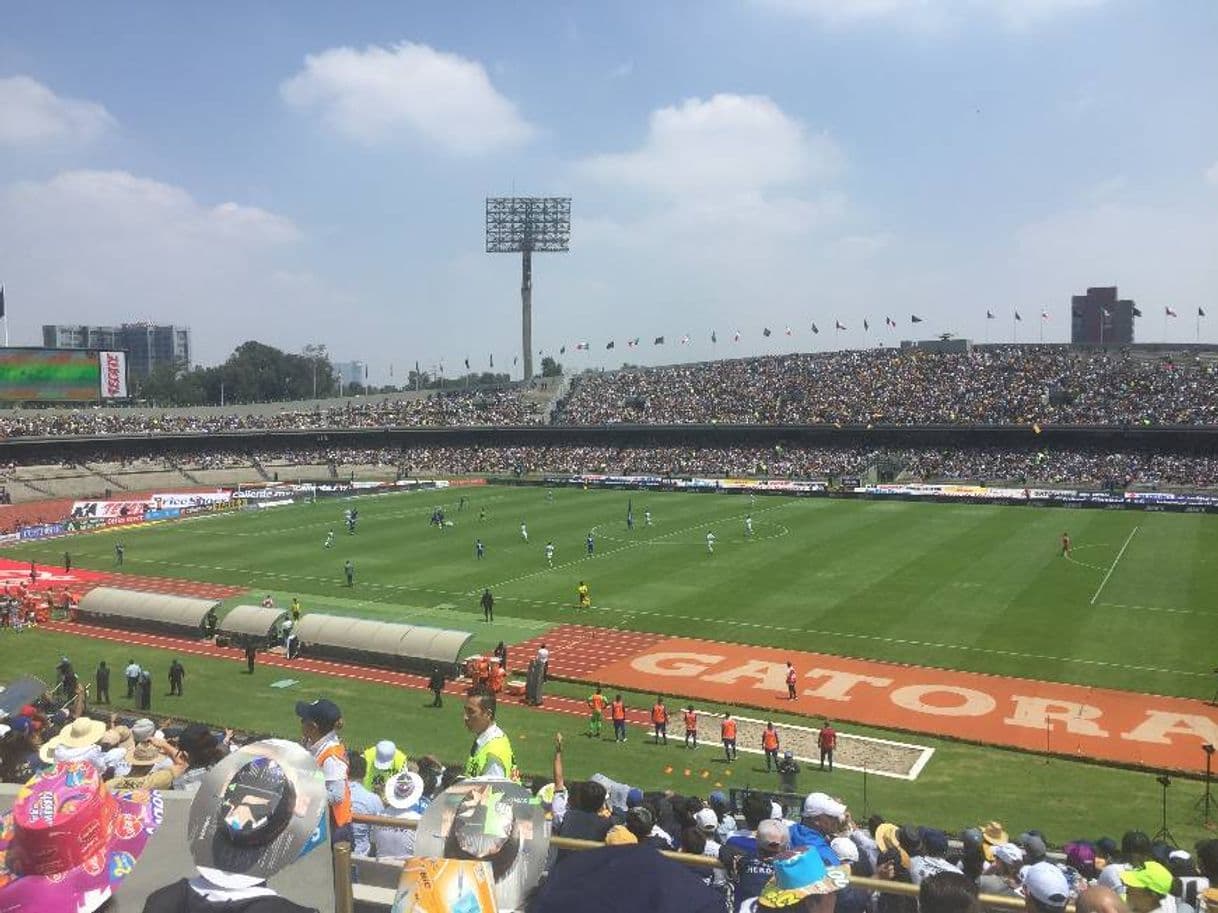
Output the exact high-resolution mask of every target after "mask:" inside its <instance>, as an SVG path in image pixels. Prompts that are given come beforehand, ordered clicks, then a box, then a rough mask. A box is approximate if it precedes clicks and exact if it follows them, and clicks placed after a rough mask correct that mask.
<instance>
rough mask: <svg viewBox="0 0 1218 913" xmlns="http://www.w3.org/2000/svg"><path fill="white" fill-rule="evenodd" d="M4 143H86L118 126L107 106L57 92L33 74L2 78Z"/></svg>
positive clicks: (0, 115) (0, 126)
mask: <svg viewBox="0 0 1218 913" xmlns="http://www.w3.org/2000/svg"><path fill="white" fill-rule="evenodd" d="M0 112H3V113H0V146H37V145H47V144H54V143H84V142H89V141H90V140H93V139H96V138H97V137H98V136H100V135H101V134H103V133H105V132H106V131H107V130H110V129H112V128H113V127H114V126H115V125H116V121H115V120H114V117H113V116H111V114H110V112H109V111H107V110H106V109H105V108H104V107H102V106H101V105H99V104H97V103H96V102H91V101H82V100H81V99H78V98H64V97H62V96H59V95H56V94H55V93H54V92H52V91H51V90H50V89H48V88H47V87H46V86H44V85H43V84H42V83H40V82H38V81H37V80H35V79H31V78H30V77H29V76H10V77H8V78H5V79H0Z"/></svg>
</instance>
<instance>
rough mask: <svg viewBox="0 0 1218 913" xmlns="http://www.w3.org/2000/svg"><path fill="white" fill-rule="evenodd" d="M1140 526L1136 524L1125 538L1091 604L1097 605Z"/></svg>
mask: <svg viewBox="0 0 1218 913" xmlns="http://www.w3.org/2000/svg"><path fill="white" fill-rule="evenodd" d="M1139 529H1141V527H1140V526H1135V527H1134V528H1133V532H1131V533H1130V534H1129V538H1127V539H1126V540H1125V544H1124V545H1122V546H1121V550H1120V551H1119V552H1117V556H1116V558H1114V559H1113V561H1112V567H1110V568H1108V573H1107V574H1105V575H1104V579H1103V580H1101V581H1100V585H1099V587H1097V588H1096V591H1095V595H1094V596H1092V597H1091V605H1095V601H1096V600H1097V599H1099V598H1100V593H1102V592H1103V591H1104V584H1106V583H1107V582H1108V578H1109V577H1111V576H1112V572H1113V571H1115V570H1116V566H1117V565H1118V564H1119V563H1120V561H1121V556H1122V555H1124V554H1125V549H1127V548H1129V543H1130V542H1132V541H1133V537H1134V536H1136V535H1137V533H1138V530H1139Z"/></svg>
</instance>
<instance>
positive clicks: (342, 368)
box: [330, 361, 368, 387]
mask: <svg viewBox="0 0 1218 913" xmlns="http://www.w3.org/2000/svg"><path fill="white" fill-rule="evenodd" d="M330 366H331V367H332V368H333V369H334V376H335V377H337V378H338V380H339V382H340V383H342V385H343V386H344V387H349V386H351V385H352V384H364V385H365V386H366V385H367V383H368V364H367V363H366V362H362V361H336V362H332V363H331V365H330Z"/></svg>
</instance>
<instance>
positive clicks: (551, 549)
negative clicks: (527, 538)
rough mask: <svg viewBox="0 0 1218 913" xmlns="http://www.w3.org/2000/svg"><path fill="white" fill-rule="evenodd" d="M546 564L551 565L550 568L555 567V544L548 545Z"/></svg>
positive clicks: (549, 543)
mask: <svg viewBox="0 0 1218 913" xmlns="http://www.w3.org/2000/svg"><path fill="white" fill-rule="evenodd" d="M546 564H548V565H550V567H553V566H554V543H553V542H547V543H546Z"/></svg>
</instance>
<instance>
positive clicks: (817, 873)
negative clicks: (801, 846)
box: [756, 849, 850, 913]
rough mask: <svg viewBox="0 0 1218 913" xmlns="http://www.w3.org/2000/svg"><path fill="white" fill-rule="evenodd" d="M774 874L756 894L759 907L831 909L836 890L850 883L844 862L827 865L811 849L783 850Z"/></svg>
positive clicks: (821, 912) (818, 912)
mask: <svg viewBox="0 0 1218 913" xmlns="http://www.w3.org/2000/svg"><path fill="white" fill-rule="evenodd" d="M773 866H774V877H773V878H771V879H770V881H769V883H768V884H766V886H765V888H764V889H763V890H762V892H761V896H759V897H758V898H757V907H756V909H758V910H791V911H794V910H801V911H807V913H832V911H833V908H834V906H835V904H836V901H837V896H836V895H837V892H838V891H841V890H843V889H844V888H846V887H848V886H849V884H850V870H849V869H848V868H847V867H845V866H840V865H838V866H826V865H825V863H824V860H823V859H821V857H820V853H817V852H815V851H814V850H812V849H807V850H803V851H802V852H799V851H792V852H789V853H784V854H782V855H781V856H779V857H777V858H775V859H774V860H773Z"/></svg>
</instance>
